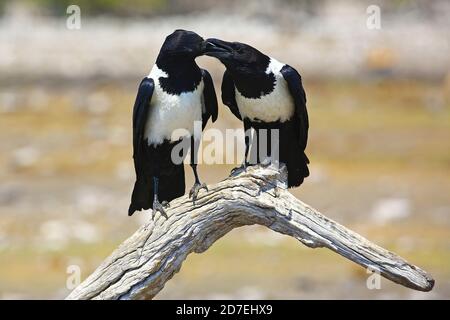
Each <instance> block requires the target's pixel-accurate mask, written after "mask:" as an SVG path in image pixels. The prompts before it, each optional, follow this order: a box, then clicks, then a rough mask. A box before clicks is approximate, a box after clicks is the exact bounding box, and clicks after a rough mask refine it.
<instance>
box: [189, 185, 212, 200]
mask: <svg viewBox="0 0 450 320" xmlns="http://www.w3.org/2000/svg"><path fill="white" fill-rule="evenodd" d="M201 189H205V190H206V191H209V190H208V187H207V185H206V184H205V183H201V184H200V183H198V182H196V183H194V185H193V186H192V188H191V190H190V191H189V198H192V200H193V201H195V200H197V196H198V193H199V191H200V190H201Z"/></svg>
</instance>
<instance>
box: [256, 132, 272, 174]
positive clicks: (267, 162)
mask: <svg viewBox="0 0 450 320" xmlns="http://www.w3.org/2000/svg"><path fill="white" fill-rule="evenodd" d="M271 134H272V130H271V129H267V135H266V139H265V141H264V143H265V144H266V155H265V157H264V159H262V161H261V159H260V158H259V148H258V163H259V164H261V166H262V167H268V166H270V165H271V164H272V143H271V142H272V141H271V138H272V137H271ZM261 143H262V141H261V140H260V139H259V136H258V145H260V144H261Z"/></svg>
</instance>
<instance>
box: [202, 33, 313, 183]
mask: <svg viewBox="0 0 450 320" xmlns="http://www.w3.org/2000/svg"><path fill="white" fill-rule="evenodd" d="M204 47H205V51H204V54H206V55H208V56H212V57H215V58H217V59H219V60H220V61H221V62H222V63H223V64H224V65H225V67H226V70H225V73H224V75H223V79H222V101H223V103H224V104H225V105H227V106H228V107H229V108H230V110H231V112H232V113H233V114H234V115H235V116H236V117H237V118H238V119H240V120H242V121H243V122H244V130H245V131H246V132H248V131H249V129H250V128H253V129H254V130H255V133H256V138H257V146H256V148H257V158H256V163H261V162H264V161H265V160H266V159H260V157H259V154H260V152H259V149H260V147H262V144H265V148H266V149H265V150H267V155H269V156H270V155H271V150H274V149H275V148H274V146H271V142H272V141H271V138H270V137H271V130H273V129H278V137H279V140H278V146H277V147H278V152H279V154H278V156H279V159H277V160H279V161H280V162H282V163H284V164H285V165H286V167H287V170H288V186H289V187H295V186H299V185H300V184H302V182H303V180H304V178H305V177H307V176H308V175H309V170H308V164H309V160H308V157H307V156H306V154H305V148H306V143H307V140H308V128H309V123H308V112H307V110H306V94H305V90H304V89H303V86H302V79H301V76H300V74H299V73H298V72H297V71H296V70H295V69H294V68H292V67H291V66H289V65H287V64H284V63H281V62H279V61H277V60H275V59H274V58H271V57H269V56H267V55H265V54H263V53H262V52H260V51H258V50H257V49H255V48H253V47H251V46H249V45H247V44H244V43H239V42H227V41H222V40H219V39H207V40H206V41H205V46H204ZM261 129H266V130H267V135H262V134H260V132H261ZM272 132H273V131H272ZM249 140H250V138H249V136H248V135H247V134H246V137H245V145H246V148H245V159H244V163H243V165H242V166H241V168H242V167H243V168H244V169H245V167H246V165H247V164H248V162H247V157H248V150H249V144H250V141H249ZM252 144H253V143H252ZM253 147H254V146H253V145H252V148H253ZM235 169H238V168H235ZM235 169H234V170H235Z"/></svg>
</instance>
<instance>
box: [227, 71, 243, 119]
mask: <svg viewBox="0 0 450 320" xmlns="http://www.w3.org/2000/svg"><path fill="white" fill-rule="evenodd" d="M222 102H223V104H224V105H226V106H228V108H230V110H231V112H232V113H233V114H234V115H235V116H236V118H238V119H239V120H242V117H241V114H240V113H239V108H238V105H237V103H236V95H235V92H234V82H233V78H232V77H231V74H230V73H229V72H228V70H225V73H224V74H223V79H222Z"/></svg>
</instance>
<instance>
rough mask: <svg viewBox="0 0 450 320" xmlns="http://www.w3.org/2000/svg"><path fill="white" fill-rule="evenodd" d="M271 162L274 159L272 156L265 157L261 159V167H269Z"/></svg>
mask: <svg viewBox="0 0 450 320" xmlns="http://www.w3.org/2000/svg"><path fill="white" fill-rule="evenodd" d="M271 164H272V160H271V159H270V158H264V160H263V161H261V163H260V165H261V167H263V168H267V167H268V166H270V165H271Z"/></svg>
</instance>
